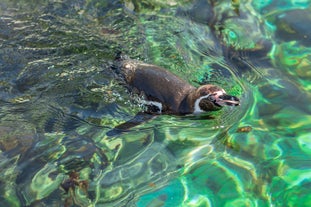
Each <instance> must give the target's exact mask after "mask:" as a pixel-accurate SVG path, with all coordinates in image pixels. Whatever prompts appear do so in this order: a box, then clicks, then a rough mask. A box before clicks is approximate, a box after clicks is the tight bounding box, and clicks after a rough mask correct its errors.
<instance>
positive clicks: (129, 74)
mask: <svg viewBox="0 0 311 207" xmlns="http://www.w3.org/2000/svg"><path fill="white" fill-rule="evenodd" d="M120 70H121V74H122V75H123V77H124V79H125V81H126V83H127V84H128V85H129V86H131V87H132V88H134V89H135V90H138V91H139V92H142V93H143V94H144V96H145V99H146V104H147V105H153V106H155V107H156V108H158V112H159V113H162V114H175V115H183V114H191V113H200V112H205V111H215V110H219V109H220V108H221V107H222V106H225V105H228V106H237V105H239V104H240V101H239V99H238V98H237V97H235V96H231V95H228V94H226V92H225V90H224V89H222V88H220V87H218V86H215V85H211V84H208V85H203V86H200V87H199V88H196V87H194V86H192V85H190V84H189V83H187V82H186V81H184V80H182V79H181V78H179V77H177V76H176V75H174V74H173V73H171V72H169V71H167V70H165V69H164V68H161V67H159V66H156V65H151V64H146V63H143V62H140V61H136V60H124V61H122V62H121V66H120Z"/></svg>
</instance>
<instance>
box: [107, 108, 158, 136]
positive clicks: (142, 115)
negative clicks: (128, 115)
mask: <svg viewBox="0 0 311 207" xmlns="http://www.w3.org/2000/svg"><path fill="white" fill-rule="evenodd" d="M156 116H157V115H155V114H149V113H146V112H139V113H137V114H136V115H135V116H134V117H133V118H132V119H130V120H128V121H126V122H124V123H122V124H120V125H118V126H116V127H115V128H113V129H112V130H109V131H108V132H107V133H106V135H107V136H108V137H115V136H118V135H120V134H122V133H124V132H127V131H129V130H130V129H131V128H133V127H135V126H138V125H140V124H142V123H144V122H147V121H149V120H151V119H154V118H155V117H156Z"/></svg>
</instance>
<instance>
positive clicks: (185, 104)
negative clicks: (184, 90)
mask: <svg viewBox="0 0 311 207" xmlns="http://www.w3.org/2000/svg"><path fill="white" fill-rule="evenodd" d="M196 90H197V89H196V88H194V87H193V88H192V89H191V90H190V91H189V92H188V94H187V95H186V96H185V97H184V99H183V101H182V102H181V104H180V107H179V111H180V113H181V114H191V113H193V112H194V104H195V101H196V99H197V98H196Z"/></svg>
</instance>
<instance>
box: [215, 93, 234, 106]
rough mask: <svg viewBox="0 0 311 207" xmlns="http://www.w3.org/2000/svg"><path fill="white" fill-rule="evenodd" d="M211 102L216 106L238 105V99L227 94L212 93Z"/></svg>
mask: <svg viewBox="0 0 311 207" xmlns="http://www.w3.org/2000/svg"><path fill="white" fill-rule="evenodd" d="M211 98H212V99H213V103H214V104H215V105H217V106H239V105H240V100H239V99H238V98H237V97H235V96H231V95H228V94H222V95H219V94H217V93H216V94H213V95H212V97H211Z"/></svg>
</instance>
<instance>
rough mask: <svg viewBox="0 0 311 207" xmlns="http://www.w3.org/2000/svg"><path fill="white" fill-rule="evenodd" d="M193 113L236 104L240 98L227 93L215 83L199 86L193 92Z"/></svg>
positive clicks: (238, 103)
mask: <svg viewBox="0 0 311 207" xmlns="http://www.w3.org/2000/svg"><path fill="white" fill-rule="evenodd" d="M193 98H194V113H198V112H204V111H215V110H219V109H221V108H222V107H223V106H226V105H227V106H238V105H240V100H239V99H238V98H237V97H235V96H231V95H228V94H227V93H226V91H225V90H224V89H222V88H220V87H218V86H215V85H211V84H209V85H203V86H200V87H199V88H198V89H196V91H195V92H194V97H193Z"/></svg>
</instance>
